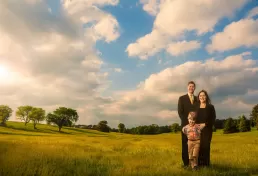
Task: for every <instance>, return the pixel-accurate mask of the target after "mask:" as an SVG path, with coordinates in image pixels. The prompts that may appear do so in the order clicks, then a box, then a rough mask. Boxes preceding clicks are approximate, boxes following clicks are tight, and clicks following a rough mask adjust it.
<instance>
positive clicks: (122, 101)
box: [95, 52, 258, 126]
mask: <svg viewBox="0 0 258 176" xmlns="http://www.w3.org/2000/svg"><path fill="white" fill-rule="evenodd" d="M257 68H258V65H257V63H256V60H254V59H252V56H251V53H250V52H244V53H240V54H238V55H232V56H228V57H226V58H224V59H223V60H215V59H214V58H212V59H208V60H206V61H195V62H186V63H184V64H181V65H178V66H175V67H171V68H167V69H164V70H162V71H161V72H159V73H156V74H151V75H150V76H149V77H148V78H147V79H146V80H144V81H143V82H141V83H140V84H139V85H138V86H137V89H136V90H131V91H123V92H116V93H115V94H114V95H113V98H114V99H113V101H112V102H109V103H106V104H105V105H103V106H101V107H98V108H96V109H95V112H96V113H95V115H96V116H97V117H98V118H102V119H106V120H108V121H110V122H111V123H114V124H116V123H117V121H119V122H123V123H125V124H126V125H127V126H134V125H135V124H153V123H156V124H159V125H167V124H172V123H175V122H179V117H178V114H177V103H178V98H179V96H181V95H184V94H186V93H187V82H188V81H189V80H194V81H195V82H196V84H197V89H196V94H197V93H198V92H199V91H200V90H202V89H205V90H207V91H208V92H209V94H210V96H211V99H212V103H213V104H214V105H215V108H216V112H217V118H227V117H229V116H232V117H235V116H238V115H241V114H246V115H248V114H249V113H250V111H251V109H252V107H253V106H254V104H255V103H256V102H255V101H256V99H255V97H257V96H258V94H257V93H258V85H257V81H258V69H257Z"/></svg>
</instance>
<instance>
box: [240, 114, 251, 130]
mask: <svg viewBox="0 0 258 176" xmlns="http://www.w3.org/2000/svg"><path fill="white" fill-rule="evenodd" d="M239 131H240V132H246V131H251V127H250V124H249V122H248V121H247V119H246V117H245V116H244V115H242V116H241V117H240V122H239Z"/></svg>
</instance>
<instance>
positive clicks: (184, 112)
mask: <svg viewBox="0 0 258 176" xmlns="http://www.w3.org/2000/svg"><path fill="white" fill-rule="evenodd" d="M197 108H198V101H197V96H194V102H193V104H192V103H191V100H190V98H189V96H188V94H186V95H182V96H181V97H179V99H178V108H177V110H178V115H179V117H180V119H181V126H182V127H183V126H185V125H187V124H188V119H187V117H188V114H189V112H190V111H196V110H197Z"/></svg>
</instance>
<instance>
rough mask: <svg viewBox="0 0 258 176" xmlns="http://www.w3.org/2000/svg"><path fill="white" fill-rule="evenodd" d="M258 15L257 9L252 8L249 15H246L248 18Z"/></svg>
mask: <svg viewBox="0 0 258 176" xmlns="http://www.w3.org/2000/svg"><path fill="white" fill-rule="evenodd" d="M256 15H258V7H255V8H253V9H252V10H251V11H250V12H249V13H248V18H252V17H255V16H256Z"/></svg>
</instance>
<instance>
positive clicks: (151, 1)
mask: <svg viewBox="0 0 258 176" xmlns="http://www.w3.org/2000/svg"><path fill="white" fill-rule="evenodd" d="M165 1H166V0H140V3H141V4H143V10H145V11H146V12H148V13H149V14H150V15H153V16H155V15H157V14H158V12H159V10H160V5H161V4H162V3H163V2H165Z"/></svg>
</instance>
